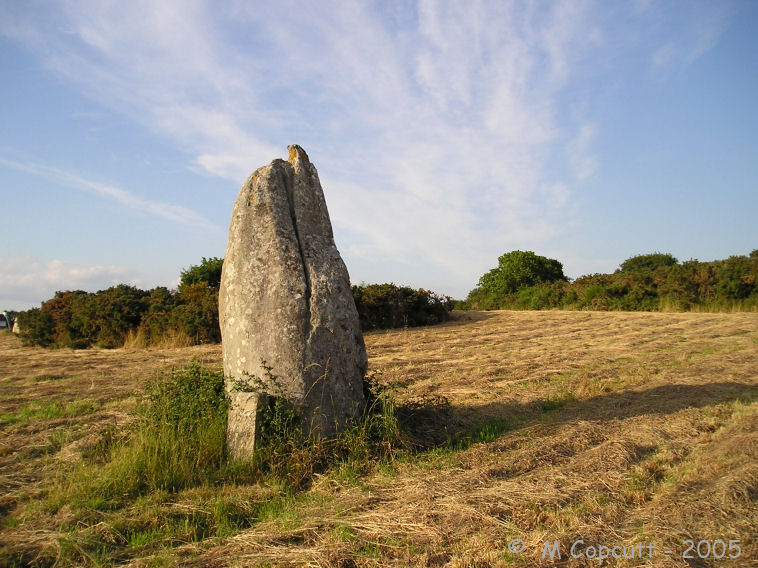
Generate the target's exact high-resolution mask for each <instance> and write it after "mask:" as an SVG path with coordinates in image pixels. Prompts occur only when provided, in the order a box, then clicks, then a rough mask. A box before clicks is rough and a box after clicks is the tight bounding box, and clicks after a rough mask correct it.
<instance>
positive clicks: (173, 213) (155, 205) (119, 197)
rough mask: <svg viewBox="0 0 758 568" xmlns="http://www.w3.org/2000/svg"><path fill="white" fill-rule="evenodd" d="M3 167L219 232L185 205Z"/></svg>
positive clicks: (52, 171)
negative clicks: (152, 199)
mask: <svg viewBox="0 0 758 568" xmlns="http://www.w3.org/2000/svg"><path fill="white" fill-rule="evenodd" d="M0 164H2V165H4V166H7V167H9V168H13V169H16V170H19V171H23V172H26V173H29V174H33V175H36V176H40V177H44V178H47V179H50V180H53V181H55V182H56V183H61V184H64V185H67V186H69V187H73V188H75V189H79V190H84V191H87V192H90V193H93V194H95V195H97V196H99V197H104V198H106V199H110V200H112V201H115V202H116V203H119V204H121V205H124V206H125V207H127V208H129V209H134V210H136V211H141V212H143V213H147V214H149V215H153V216H155V217H160V218H162V219H166V220H168V221H171V222H173V223H179V224H181V225H187V226H190V227H198V228H201V229H214V230H219V227H217V226H216V225H214V224H213V223H211V222H210V221H208V220H207V219H205V218H204V217H202V216H201V215H199V214H198V213H196V212H195V211H192V210H191V209H187V208H186V207H182V206H181V205H172V204H170V203H161V202H158V201H151V200H148V199H143V198H141V197H138V196H136V195H134V194H133V193H131V192H129V191H127V190H125V189H121V188H118V187H114V186H111V185H106V184H103V183H99V182H95V181H91V180H88V179H85V178H83V177H81V176H78V175H75V174H72V173H70V172H67V171H64V170H61V169H59V168H54V167H51V166H46V165H41V164H31V163H24V162H18V161H15V160H9V159H6V158H3V157H0Z"/></svg>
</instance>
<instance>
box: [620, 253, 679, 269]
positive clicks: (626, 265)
mask: <svg viewBox="0 0 758 568" xmlns="http://www.w3.org/2000/svg"><path fill="white" fill-rule="evenodd" d="M678 263H679V261H678V260H677V259H676V258H674V256H673V255H671V254H669V253H662V252H654V253H652V254H638V255H637V256H633V257H631V258H627V259H626V260H625V261H624V262H622V263H621V268H620V269H619V270H620V272H635V271H641V270H655V269H656V268H660V267H662V266H664V267H665V266H674V265H676V264H678Z"/></svg>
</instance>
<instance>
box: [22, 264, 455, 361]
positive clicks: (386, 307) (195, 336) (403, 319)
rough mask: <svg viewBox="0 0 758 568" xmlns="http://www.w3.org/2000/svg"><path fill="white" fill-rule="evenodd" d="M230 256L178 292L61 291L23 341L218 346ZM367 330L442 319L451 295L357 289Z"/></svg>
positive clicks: (189, 273) (29, 316) (32, 317)
mask: <svg viewBox="0 0 758 568" xmlns="http://www.w3.org/2000/svg"><path fill="white" fill-rule="evenodd" d="M222 266H223V259H221V258H215V257H213V258H203V259H202V262H201V263H200V264H198V265H196V266H190V267H189V268H187V269H186V270H183V271H182V272H181V278H180V284H179V286H178V288H177V289H176V290H170V289H168V288H166V287H157V288H153V289H152V290H140V289H139V288H136V287H134V286H129V285H126V284H120V285H118V286H113V287H111V288H108V289H106V290H101V291H99V292H84V291H82V290H76V291H65V292H56V293H55V296H54V297H53V298H51V299H49V300H47V301H45V302H43V303H42V305H41V306H40V307H39V308H33V309H31V310H27V311H25V312H21V313H19V314H18V316H17V317H18V318H19V325H20V327H21V340H22V342H23V343H24V344H25V345H36V346H41V347H71V348H74V349H82V348H86V347H90V346H98V347H104V348H115V347H122V346H124V345H132V346H156V345H158V346H159V345H165V346H187V345H197V344H202V343H218V342H220V341H221V331H220V328H219V319H218V292H219V287H220V284H221V268H222ZM352 292H353V297H354V298H355V304H356V307H357V309H358V315H359V318H360V322H361V327H362V328H363V330H364V331H368V330H373V329H387V328H393V327H403V326H409V327H412V326H418V325H427V324H432V323H439V322H441V321H445V320H446V319H447V318H448V315H449V311H450V309H451V308H452V301H451V299H450V298H447V297H443V296H440V295H437V294H435V293H434V292H431V291H429V290H423V289H419V290H414V289H412V288H409V287H407V286H396V285H395V284H369V285H360V286H353V287H352Z"/></svg>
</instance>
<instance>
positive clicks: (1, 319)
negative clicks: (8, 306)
mask: <svg viewBox="0 0 758 568" xmlns="http://www.w3.org/2000/svg"><path fill="white" fill-rule="evenodd" d="M11 325H12V324H11V318H10V317H9V316H8V314H7V313H5V312H3V313H1V314H0V331H2V330H9V329H10V328H11Z"/></svg>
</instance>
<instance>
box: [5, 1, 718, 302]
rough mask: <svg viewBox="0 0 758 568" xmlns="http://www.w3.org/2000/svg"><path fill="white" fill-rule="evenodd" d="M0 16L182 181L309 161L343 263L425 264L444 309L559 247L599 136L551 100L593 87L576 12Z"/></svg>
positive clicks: (131, 201) (182, 8) (333, 9)
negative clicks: (147, 131) (303, 157)
mask: <svg viewBox="0 0 758 568" xmlns="http://www.w3.org/2000/svg"><path fill="white" fill-rule="evenodd" d="M29 5H30V6H31V7H28V8H25V7H24V6H29ZM652 6H653V7H651V6H648V7H647V8H646V7H645V6H640V7H639V8H633V7H632V8H630V11H631V12H634V13H638V14H644V13H648V12H650V11H651V10H654V9H655V8H654V6H655V5H654V4H653V5H652ZM622 11H623V9H622ZM8 12H9V13H8V14H6V17H5V18H0V20H2V19H4V20H5V23H0V31H1V32H2V33H3V34H5V35H6V36H9V37H13V38H15V39H16V40H18V41H21V42H23V43H24V44H25V45H27V46H29V47H31V48H32V49H35V50H36V51H37V52H38V53H39V54H40V55H41V56H42V57H43V58H44V60H45V62H46V63H47V65H48V66H49V67H50V69H52V70H54V72H55V73H57V74H58V75H59V76H61V77H64V78H65V79H66V80H68V81H70V82H71V83H72V84H74V85H76V86H77V88H79V89H81V90H82V91H83V92H84V93H86V94H87V95H88V96H90V97H93V98H95V99H97V100H99V101H101V102H102V103H103V104H105V105H107V106H109V107H110V108H113V109H116V110H117V111H119V112H122V113H124V114H127V115H128V116H131V117H132V118H133V119H134V120H137V121H139V122H141V123H142V124H144V125H145V126H146V127H148V128H151V129H153V130H154V131H155V132H157V133H159V134H160V135H162V136H164V137H166V138H167V139H169V140H172V141H173V142H174V143H175V144H176V145H178V146H179V147H180V148H181V149H183V150H184V151H186V152H187V153H188V155H189V156H191V158H190V159H189V160H188V167H189V168H195V169H197V168H200V169H202V170H205V171H206V172H210V173H211V174H213V175H216V176H221V177H224V178H227V179H232V180H235V181H236V182H237V183H241V182H242V181H243V180H244V179H245V177H246V176H247V175H248V174H249V173H250V171H251V170H252V169H253V168H255V167H257V166H260V165H263V164H264V163H267V162H268V161H269V160H271V159H272V158H274V157H276V156H280V155H282V154H283V153H284V151H285V150H284V146H285V145H286V144H288V143H291V142H298V143H300V144H302V145H304V146H305V148H306V149H307V150H308V151H309V154H310V155H311V157H312V158H313V160H314V162H315V163H316V165H317V166H318V167H319V170H320V172H321V175H322V179H323V180H324V186H325V191H326V194H327V201H328V203H329V207H330V211H331V213H332V221H333V223H334V224H335V226H336V227H337V228H338V229H339V230H340V231H342V232H344V233H345V234H347V235H349V236H350V238H351V239H352V240H351V241H350V242H348V243H346V246H347V250H348V251H350V252H349V253H348V254H352V255H360V256H362V257H364V258H370V259H374V260H375V261H376V262H377V263H380V262H382V261H383V260H388V259H390V260H393V261H397V262H407V263H416V264H419V263H421V264H424V265H428V266H429V270H430V271H432V270H440V271H442V272H443V273H444V274H445V275H446V276H445V277H446V279H447V281H448V282H449V283H450V290H449V291H451V292H454V293H457V294H461V293H463V292H465V290H466V289H467V287H470V286H471V285H472V284H473V283H474V282H475V281H476V278H477V276H478V275H479V274H481V273H482V272H483V271H484V270H485V269H487V268H489V267H490V265H492V264H493V262H494V261H495V259H496V258H497V256H498V255H499V254H502V252H504V251H506V250H509V249H510V248H517V247H519V248H532V249H535V250H539V249H540V247H543V246H546V245H547V244H548V243H550V241H551V240H553V239H555V238H556V237H557V236H559V234H560V233H559V227H564V226H567V225H569V224H570V223H568V222H567V219H566V217H567V216H570V212H568V211H569V210H568V209H567V207H566V204H567V202H568V201H569V198H570V196H571V194H572V191H574V189H573V186H574V184H576V183H580V182H581V181H582V180H585V179H587V178H588V177H590V176H592V174H593V173H594V171H595V170H596V168H597V165H598V164H597V157H596V156H595V154H594V153H593V144H594V140H595V135H596V129H597V126H596V125H594V124H593V123H592V121H591V119H589V118H588V117H586V116H572V117H570V118H569V119H566V118H565V117H564V118H562V113H561V110H562V109H561V105H562V103H563V101H562V99H561V97H562V95H563V94H564V92H565V91H566V90H567V89H568V88H570V87H571V86H572V85H573V84H575V83H576V82H577V81H579V80H583V79H584V78H585V77H586V76H587V74H588V73H590V71H588V70H587V66H586V64H585V60H586V57H587V55H588V54H589V53H590V52H592V51H593V50H600V49H601V48H603V49H604V48H605V47H606V45H605V44H604V43H603V42H604V41H605V42H607V41H608V39H607V36H606V35H604V33H603V30H602V29H601V25H602V23H603V19H602V18H600V17H598V14H597V12H598V10H597V6H596V5H595V4H594V3H592V2H589V1H587V2H551V1H550V2H544V3H525V2H514V3H507V2H454V1H450V2H442V3H437V2H432V1H429V0H420V1H419V2H417V3H411V2H406V3H403V4H398V3H390V5H382V4H380V3H363V2H357V3H346V2H343V1H332V2H328V1H327V2H319V3H302V2H297V3H296V2H290V1H282V2H276V3H253V4H251V3H246V2H233V3H221V4H220V3H213V2H204V1H201V0H194V1H191V2H187V1H178V0H175V1H171V0H163V1H161V2H157V3H156V2H152V1H148V0H141V1H139V2H136V3H135V2H128V3H123V2H101V1H98V0H76V1H74V0H71V1H64V2H60V3H58V4H54V5H49V4H48V3H42V4H38V3H29V4H27V3H24V4H20V5H19V6H17V7H14V9H13V10H8ZM639 17H643V16H639ZM621 19H623V18H621ZM698 21H702V22H703V25H702V26H700V27H698V30H697V31H696V32H693V33H694V35H693V36H692V37H693V40H692V42H690V43H689V44H688V45H687V46H685V47H684V48H681V46H675V47H674V48H671V49H674V50H679V49H680V48H681V49H684V55H683V56H679V55H678V56H677V57H684V58H685V59H688V58H689V59H691V58H692V57H697V56H698V55H699V54H702V53H703V52H704V51H706V50H707V49H710V47H711V46H712V45H713V42H714V41H715V38H717V37H718V34H719V33H720V32H719V29H720V28H719V27H718V26H717V25H710V23H713V22H712V20H709V19H708V18H707V17H703V18H700V20H698ZM709 22H710V23H709ZM709 26H710V27H709ZM661 49H662V51H661V54H660V55H659V56H658V57H659V59H661V60H664V59H666V58H668V57H669V56H668V55H666V50H667V49H669V48H668V47H667V46H666V45H664V46H662V48H661ZM573 102H576V101H573ZM580 103H581V101H580ZM578 106H579V107H582V105H581V104H579V105H578ZM565 172H570V174H565ZM70 179H71V182H72V183H78V184H79V185H81V186H82V187H86V188H88V189H89V190H92V191H95V192H97V193H99V194H101V195H105V196H108V197H109V198H111V199H115V200H117V201H119V202H122V203H124V204H126V205H129V206H132V207H136V208H139V209H142V210H144V211H147V212H149V213H151V214H155V215H161V216H163V217H165V218H167V219H172V220H175V221H177V222H182V221H181V219H184V220H185V222H188V223H189V224H201V223H203V222H204V220H202V219H199V218H197V217H193V216H192V214H191V212H188V211H187V210H184V209H182V208H179V207H177V206H171V205H167V204H160V203H152V202H148V201H145V200H141V199H139V198H136V197H135V196H133V195H131V194H127V193H125V192H123V191H122V190H119V189H118V188H111V187H108V186H102V185H99V184H94V183H92V182H88V181H87V180H82V179H80V178H77V177H76V176H71V178H70ZM354 276H356V277H357V278H359V279H361V278H363V277H364V276H363V275H360V274H359V275H354ZM444 291H446V292H447V291H448V290H444Z"/></svg>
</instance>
